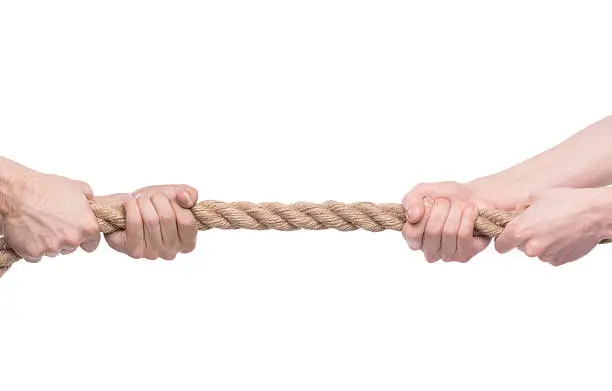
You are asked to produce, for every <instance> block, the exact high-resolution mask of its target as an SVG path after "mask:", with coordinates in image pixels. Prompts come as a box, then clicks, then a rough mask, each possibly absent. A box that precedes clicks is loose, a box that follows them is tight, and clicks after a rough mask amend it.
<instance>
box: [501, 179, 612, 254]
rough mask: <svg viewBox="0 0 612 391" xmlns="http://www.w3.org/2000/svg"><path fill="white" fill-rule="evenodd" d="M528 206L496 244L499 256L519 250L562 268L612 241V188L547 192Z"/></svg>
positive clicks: (507, 227) (542, 193) (541, 193)
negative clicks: (601, 243)
mask: <svg viewBox="0 0 612 391" xmlns="http://www.w3.org/2000/svg"><path fill="white" fill-rule="evenodd" d="M529 204H530V206H529V208H527V209H526V210H524V211H523V213H522V214H521V215H520V216H518V217H517V218H515V219H514V220H512V221H511V222H510V223H509V224H508V225H507V226H506V228H505V229H504V231H503V232H502V234H501V235H500V236H499V238H497V240H496V241H495V248H496V249H497V251H499V252H500V253H505V252H508V251H510V250H512V249H513V248H519V249H520V250H521V251H523V252H524V253H525V254H526V255H527V256H529V257H537V258H539V259H540V260H541V261H543V262H548V263H550V264H551V265H553V266H560V265H563V264H565V263H567V262H572V261H575V260H577V259H580V258H582V257H583V256H585V255H586V254H588V253H589V252H590V251H591V250H592V249H593V248H594V247H595V246H596V245H597V244H598V243H599V242H600V241H601V240H602V239H606V238H612V218H610V211H612V189H610V188H605V187H604V188H595V189H571V188H557V189H552V190H545V191H542V192H540V193H538V194H536V195H535V196H534V197H533V198H532V199H531V200H530V202H529Z"/></svg>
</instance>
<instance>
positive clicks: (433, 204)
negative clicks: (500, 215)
mask: <svg viewBox="0 0 612 391" xmlns="http://www.w3.org/2000/svg"><path fill="white" fill-rule="evenodd" d="M507 187H508V186H505V185H504V184H501V183H494V181H492V180H489V179H487V178H483V180H476V181H473V182H470V183H468V184H462V183H458V182H438V183H421V184H419V185H417V186H416V187H414V188H413V189H412V190H411V191H410V192H409V193H408V194H406V196H405V197H404V200H403V202H402V203H403V205H404V208H405V209H406V217H407V222H406V224H405V225H404V228H403V230H402V233H403V235H404V238H405V239H406V242H407V243H408V246H409V247H410V248H411V249H412V250H415V251H416V250H422V251H423V253H424V254H425V259H426V260H427V261H428V262H436V261H438V260H440V259H442V260H444V261H447V262H448V261H457V262H467V261H468V260H470V259H471V258H472V257H474V256H475V255H476V254H478V253H479V252H481V251H482V250H484V249H485V248H486V247H487V246H488V245H489V243H490V239H489V238H485V237H479V236H477V237H475V236H474V235H473V231H474V222H475V221H476V217H477V216H478V208H494V209H506V210H508V209H513V207H514V205H515V204H518V200H519V199H521V196H520V193H519V191H512V192H510V191H509V189H508V188H507Z"/></svg>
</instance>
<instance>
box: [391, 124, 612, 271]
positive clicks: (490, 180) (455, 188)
mask: <svg viewBox="0 0 612 391" xmlns="http://www.w3.org/2000/svg"><path fill="white" fill-rule="evenodd" d="M611 155H612V117H607V118H604V119H602V120H601V121H599V122H597V123H594V124H592V125H590V126H589V127H587V128H585V129H584V130H582V131H580V132H578V133H577V134H575V135H573V136H572V137H570V138H569V139H567V140H565V141H564V142H562V143H560V144H559V145H557V146H555V147H553V148H551V149H549V150H547V151H545V152H543V153H541V154H539V155H537V156H534V157H533V158H531V159H528V160H526V161H524V162H522V163H520V164H517V165H515V166H513V167H510V168H508V169H507V170H504V171H502V172H500V173H497V174H493V175H490V176H487V177H483V178H478V179H475V180H473V181H471V182H468V183H457V182H438V183H427V184H419V185H417V186H415V187H414V188H413V189H412V190H411V191H409V192H408V193H407V194H406V195H405V196H404V199H403V205H404V208H405V209H406V217H407V223H406V225H405V226H404V229H403V234H404V238H405V239H406V241H407V243H408V245H409V247H410V248H411V249H412V250H415V251H416V250H420V251H423V253H424V255H425V258H426V260H428V261H429V262H435V261H437V260H440V259H442V260H444V261H460V262H466V261H468V260H470V259H472V258H473V257H474V256H475V255H476V254H478V253H479V252H481V251H482V250H484V248H486V247H487V245H488V242H487V241H483V240H482V238H471V239H469V238H468V237H467V236H466V235H467V229H468V228H469V227H473V221H474V220H475V218H476V213H475V210H476V209H477V208H493V209H499V210H518V209H521V208H524V206H525V205H529V204H530V203H533V205H532V206H531V207H530V208H529V210H528V211H527V212H525V213H524V215H523V216H520V217H519V218H517V219H515V221H513V222H512V223H511V225H509V226H508V229H506V231H508V233H506V231H505V232H504V233H505V235H503V236H502V238H500V239H499V240H502V242H501V243H502V245H501V247H499V240H498V242H497V243H498V245H497V248H498V250H499V249H501V250H503V251H504V252H505V251H509V250H510V249H513V248H517V249H519V250H521V251H523V252H527V253H528V255H529V254H540V253H541V254H540V255H534V256H537V257H539V258H540V259H543V260H545V261H546V262H549V263H551V264H553V265H556V264H563V263H566V262H567V260H568V259H570V260H575V259H577V258H576V257H578V258H579V257H580V256H583V255H585V254H586V253H588V251H586V252H585V250H586V248H583V247H581V246H578V242H579V241H580V240H583V241H585V243H587V244H589V245H590V244H591V242H593V240H594V239H593V238H594V237H597V236H598V235H600V234H594V233H592V232H591V231H579V230H573V231H571V232H572V233H573V235H574V237H573V238H574V239H575V240H571V241H570V240H569V238H568V237H564V239H563V240H565V241H566V243H571V244H572V246H574V247H573V248H575V249H576V250H572V251H573V252H570V250H569V249H567V248H566V249H564V250H558V251H557V250H553V249H552V248H555V249H556V248H557V247H555V246H553V247H546V248H545V250H542V249H541V248H540V247H545V246H552V244H550V243H548V242H552V241H553V240H552V239H551V237H552V236H555V235H558V237H561V235H562V234H563V232H570V231H550V232H549V233H548V236H546V243H541V241H544V236H538V237H537V240H536V238H535V237H534V238H532V239H530V240H527V241H526V242H525V241H524V239H525V238H524V237H523V236H521V235H523V234H524V232H521V231H520V230H519V234H518V235H519V237H520V239H521V240H519V239H517V238H512V237H511V235H513V228H512V227H513V226H515V227H516V226H518V225H519V224H527V223H521V222H524V221H529V222H530V224H531V225H532V226H531V227H530V229H532V230H536V229H537V230H536V231H534V232H531V231H529V233H533V234H534V235H535V234H536V233H535V232H539V233H540V235H543V234H542V232H544V231H545V229H546V228H545V227H544V226H543V225H542V226H538V224H537V222H538V221H540V222H544V221H548V220H547V219H550V216H549V213H551V212H550V210H548V209H547V208H544V207H542V206H538V205H537V204H538V203H540V204H543V203H544V202H550V206H551V207H552V205H556V204H554V203H553V201H554V202H555V203H559V205H557V208H559V210H558V211H557V212H556V213H557V215H555V216H556V218H557V219H565V222H566V223H565V224H566V225H567V226H570V225H572V224H576V223H577V219H578V217H577V215H576V213H575V211H574V210H573V209H572V208H567V205H562V201H561V200H560V199H557V198H555V199H554V200H553V199H552V196H551V195H549V194H548V193H546V191H547V190H551V189H557V188H565V189H564V190H559V192H564V194H566V195H565V197H576V199H577V202H578V201H579V200H580V199H582V198H581V197H587V196H586V195H584V194H586V193H588V192H586V189H590V188H600V187H602V186H607V185H609V184H612V164H610V156H611ZM567 162H571V164H567ZM570 189H585V192H584V193H580V192H575V193H574V192H570V191H569V190H570ZM599 190H601V189H596V190H593V191H599ZM597 194H600V193H597ZM601 194H605V196H606V197H611V195H609V194H608V193H607V191H604V192H602V193H601ZM545 196H546V197H545ZM544 197H545V198H544ZM549 197H550V198H551V199H550V200H549V199H548V198H549ZM602 197H603V196H602ZM600 204H601V205H600ZM600 204H598V205H600V206H601V208H602V209H604V208H606V206H607V203H606V202H605V200H601V203H600ZM534 206H536V207H534ZM610 213H612V210H608V211H607V214H606V215H604V214H601V213H600V214H595V213H591V214H590V215H589V216H597V219H598V223H597V224H595V226H597V225H600V226H605V225H606V222H605V221H606V220H605V219H606V216H608V215H610ZM458 216H461V217H460V218H459V217H458ZM527 219H529V220H527ZM458 220H461V222H460V223H459V224H458V223H457V221H458ZM442 222H444V223H442ZM447 222H448V224H447ZM549 223H550V222H549ZM555 223H556V224H560V223H558V222H557V221H556V222H555ZM541 224H544V223H541ZM589 229H594V228H589ZM585 232H586V233H585ZM597 232H599V231H597ZM596 242H597V241H596V240H595V243H596ZM533 243H536V245H537V246H534V244H533ZM547 243H548V244H547ZM532 247H535V250H538V251H532ZM587 247H588V246H587ZM589 251H590V250H589Z"/></svg>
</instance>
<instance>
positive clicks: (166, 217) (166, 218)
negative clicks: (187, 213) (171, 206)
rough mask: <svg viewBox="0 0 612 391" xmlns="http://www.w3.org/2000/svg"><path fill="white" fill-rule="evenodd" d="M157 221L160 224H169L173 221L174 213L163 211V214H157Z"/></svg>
mask: <svg viewBox="0 0 612 391" xmlns="http://www.w3.org/2000/svg"><path fill="white" fill-rule="evenodd" d="M159 221H160V223H162V224H170V223H174V222H175V221H176V219H175V218H174V215H171V214H169V213H164V214H160V215H159Z"/></svg>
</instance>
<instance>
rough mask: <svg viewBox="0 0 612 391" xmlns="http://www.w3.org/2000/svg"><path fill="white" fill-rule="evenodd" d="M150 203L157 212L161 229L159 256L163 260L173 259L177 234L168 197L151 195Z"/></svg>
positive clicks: (177, 243)
mask: <svg viewBox="0 0 612 391" xmlns="http://www.w3.org/2000/svg"><path fill="white" fill-rule="evenodd" d="M151 202H152V203H153V207H154V208H155V211H156V212H157V216H158V218H159V224H160V228H161V237H162V243H163V247H162V248H160V249H159V250H160V255H161V257H162V258H164V259H173V258H174V257H175V256H176V253H177V252H178V247H179V234H178V227H177V225H176V216H175V214H174V209H173V208H172V205H171V204H170V200H169V199H168V196H166V195H165V194H163V193H156V194H153V195H152V196H151Z"/></svg>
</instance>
